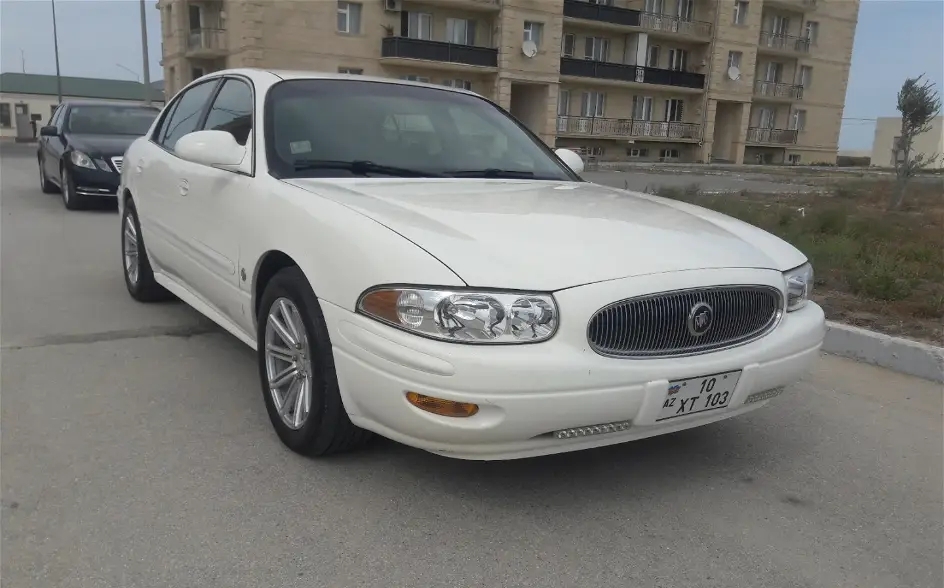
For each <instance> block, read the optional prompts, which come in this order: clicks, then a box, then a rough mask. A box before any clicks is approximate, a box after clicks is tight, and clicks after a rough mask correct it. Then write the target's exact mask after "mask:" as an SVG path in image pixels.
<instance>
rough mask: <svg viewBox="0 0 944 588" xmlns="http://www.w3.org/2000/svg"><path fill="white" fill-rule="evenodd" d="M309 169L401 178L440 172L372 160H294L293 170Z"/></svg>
mask: <svg viewBox="0 0 944 588" xmlns="http://www.w3.org/2000/svg"><path fill="white" fill-rule="evenodd" d="M310 169H340V170H347V171H350V172H352V173H354V174H356V175H359V176H366V175H368V174H380V175H384V176H396V177H401V178H441V177H443V176H442V174H437V173H433V172H428V171H423V170H418V169H410V168H406V167H395V166H391V165H380V164H378V163H374V162H373V161H364V160H354V161H335V160H332V159H297V160H295V171H304V170H310Z"/></svg>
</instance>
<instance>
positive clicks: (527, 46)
mask: <svg viewBox="0 0 944 588" xmlns="http://www.w3.org/2000/svg"><path fill="white" fill-rule="evenodd" d="M521 52H522V53H524V56H525V57H528V58H531V57H534V56H535V55H537V54H538V46H537V44H535V42H534V41H525V42H524V43H522V44H521Z"/></svg>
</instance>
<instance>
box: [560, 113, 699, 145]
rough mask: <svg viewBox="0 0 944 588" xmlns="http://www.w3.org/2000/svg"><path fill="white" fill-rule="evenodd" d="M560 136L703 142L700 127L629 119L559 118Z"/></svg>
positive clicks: (688, 124) (694, 124)
mask: <svg viewBox="0 0 944 588" xmlns="http://www.w3.org/2000/svg"><path fill="white" fill-rule="evenodd" d="M557 132H558V133H559V134H564V135H585V136H600V137H651V138H655V139H670V140H671V139H693V140H701V132H702V128H701V125H699V124H696V123H685V122H656V121H648V120H634V119H630V118H597V117H591V116H558V117H557Z"/></svg>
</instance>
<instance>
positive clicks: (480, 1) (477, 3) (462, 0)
mask: <svg viewBox="0 0 944 588" xmlns="http://www.w3.org/2000/svg"><path fill="white" fill-rule="evenodd" d="M422 3H423V4H425V5H427V6H442V7H444V8H452V9H455V10H468V11H471V12H498V11H499V10H501V3H500V2H499V0H423V2H422Z"/></svg>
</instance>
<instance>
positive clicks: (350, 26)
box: [338, 2, 362, 35]
mask: <svg viewBox="0 0 944 588" xmlns="http://www.w3.org/2000/svg"><path fill="white" fill-rule="evenodd" d="M361 8H362V6H361V5H360V4H359V3H357V2H338V32H339V33H348V34H352V35H356V34H359V33H360V32H361Z"/></svg>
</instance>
